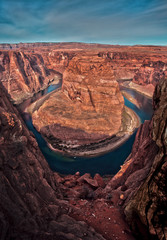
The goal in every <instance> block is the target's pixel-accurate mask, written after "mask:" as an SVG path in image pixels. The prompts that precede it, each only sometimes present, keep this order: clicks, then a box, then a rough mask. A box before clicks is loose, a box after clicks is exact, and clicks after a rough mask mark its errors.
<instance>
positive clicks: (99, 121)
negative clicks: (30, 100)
mask: <svg viewBox="0 0 167 240" xmlns="http://www.w3.org/2000/svg"><path fill="white" fill-rule="evenodd" d="M123 108H124V99H123V96H122V94H121V92H120V89H119V85H118V83H117V81H116V80H115V77H114V73H113V70H112V66H111V64H110V63H109V62H107V61H106V59H103V58H101V57H99V56H97V55H96V54H91V53H89V56H87V55H85V54H82V55H79V56H75V57H73V58H72V60H71V61H70V62H69V65H68V67H67V68H66V70H65V71H64V73H63V84H62V90H60V91H57V92H55V93H53V94H52V95H51V96H50V97H49V99H48V100H46V101H45V102H44V103H43V104H42V105H41V106H40V108H39V109H38V110H37V111H34V112H33V114H32V119H33V124H34V126H35V127H36V128H37V130H38V131H41V133H42V134H43V136H44V137H45V138H46V139H47V141H48V142H49V143H50V144H51V145H52V147H53V148H54V149H55V150H56V149H60V150H61V149H63V150H64V151H66V152H68V153H70V151H71V150H72V152H71V154H73V155H76V153H75V152H78V154H81V153H80V152H82V149H83V145H84V146H85V147H84V149H86V150H85V154H91V153H90V151H91V150H92V144H93V143H97V144H98V143H99V142H101V141H103V140H105V139H107V138H110V137H111V136H112V135H114V134H116V133H118V132H119V131H120V129H121V127H122V112H123V110H124V109H123ZM90 144H91V148H90V147H89V145H90ZM60 146H61V147H60ZM88 148H89V153H86V152H88ZM96 148H98V147H96ZM82 154H84V153H82ZM92 154H93V152H92Z"/></svg>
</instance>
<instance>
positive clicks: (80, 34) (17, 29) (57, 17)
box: [0, 0, 167, 45]
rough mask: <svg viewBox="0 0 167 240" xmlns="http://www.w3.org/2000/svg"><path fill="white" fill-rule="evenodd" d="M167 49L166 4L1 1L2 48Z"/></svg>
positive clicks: (158, 0)
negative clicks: (104, 45)
mask: <svg viewBox="0 0 167 240" xmlns="http://www.w3.org/2000/svg"><path fill="white" fill-rule="evenodd" d="M37 41H39V42H63V41H65V42H76V41H77V42H92V43H94V42H98V43H109V44H130V45H133V44H154V45H167V0H100V1H99V0H0V42H1V43H4V42H9V43H14V42H37Z"/></svg>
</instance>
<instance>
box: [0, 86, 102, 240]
mask: <svg viewBox="0 0 167 240" xmlns="http://www.w3.org/2000/svg"><path fill="white" fill-rule="evenodd" d="M7 95H8V94H7V92H6V91H5V89H4V88H3V87H2V86H1V85H0V226H1V228H0V239H1V240H6V239H16V240H25V239H41V240H42V239H43V240H46V239H50V240H53V239H55V240H70V239H76V240H79V239H81V238H82V239H85V240H88V239H90V240H92V239H98V240H99V239H101V240H102V239H104V238H103V237H102V236H101V235H100V234H97V233H96V232H95V231H94V229H93V228H91V227H89V226H88V225H87V224H86V223H84V222H78V221H76V220H74V219H73V218H71V217H69V216H68V214H69V212H70V205H69V203H68V202H67V201H64V200H63V198H64V196H63V190H62V189H63V187H62V186H61V184H60V183H59V179H61V178H60V177H59V175H58V174H56V173H53V172H51V170H50V169H49V167H48V164H47V163H46V160H45V159H44V157H43V155H42V154H41V152H40V150H39V147H38V145H37V142H36V140H35V138H34V136H33V135H32V134H31V133H30V132H29V131H28V130H27V128H26V127H25V125H24V123H23V121H22V119H21V117H20V116H19V113H18V111H17V110H16V108H14V107H13V106H12V104H11V102H10V101H9V98H8V97H7ZM66 189H67V188H66ZM64 191H66V190H64Z"/></svg>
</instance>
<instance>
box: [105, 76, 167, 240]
mask: <svg viewBox="0 0 167 240" xmlns="http://www.w3.org/2000/svg"><path fill="white" fill-rule="evenodd" d="M153 105H154V111H155V112H154V115H153V118H152V120H151V121H145V123H144V124H143V125H142V126H141V127H140V128H139V130H138V132H137V135H136V139H135V142H134V145H133V149H132V153H131V154H130V156H129V157H128V159H127V160H126V162H125V163H124V165H123V166H122V167H121V170H120V171H119V172H118V173H117V174H116V175H115V176H114V178H113V179H112V180H111V181H110V182H109V183H108V185H107V187H106V188H105V192H110V191H111V192H117V193H119V196H120V199H119V204H120V205H122V206H123V207H124V208H125V215H126V219H127V221H128V222H129V224H130V225H131V228H132V229H133V232H135V233H136V234H137V237H138V239H141V238H142V239H146V240H147V239H166V238H167V222H166V219H167V216H166V207H167V206H166V203H167V198H166V196H167V191H166V189H167V188H166V187H167V186H166V176H167V140H166V139H167V136H166V131H167V125H166V124H167V111H166V110H167V109H166V106H167V79H162V80H161V81H160V82H159V84H158V85H157V86H156V89H155V92H154V97H153Z"/></svg>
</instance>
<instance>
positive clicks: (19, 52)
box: [0, 43, 167, 103]
mask: <svg viewBox="0 0 167 240" xmlns="http://www.w3.org/2000/svg"><path fill="white" fill-rule="evenodd" d="M0 49H1V50H0V81H1V82H2V83H3V85H4V86H5V88H6V89H7V90H8V92H9V93H10V95H11V97H12V99H13V101H14V102H16V103H19V102H21V101H23V100H24V99H25V98H28V97H31V96H32V95H33V93H35V92H38V91H39V90H40V89H43V88H46V87H47V86H48V84H50V83H51V82H52V81H53V80H58V79H60V78H61V76H62V75H61V74H63V72H64V71H65V69H66V68H67V67H68V64H69V62H70V60H71V59H72V58H73V57H74V56H78V59H79V58H80V56H87V57H88V59H89V58H90V56H91V55H93V56H94V57H95V56H96V58H98V57H99V59H103V60H102V61H105V62H106V63H107V64H109V65H110V66H111V68H112V69H113V72H114V75H115V78H116V80H120V79H132V78H134V80H133V81H134V82H135V83H138V84H141V82H142V80H141V79H145V80H144V82H145V83H144V84H148V83H149V82H152V80H149V81H148V78H150V79H152V78H153V79H154V78H156V79H158V76H160V75H162V72H164V67H162V68H161V66H160V73H158V67H159V65H157V64H158V63H156V62H158V61H161V62H164V63H167V50H166V47H154V46H132V47H131V46H117V45H116V46H113V45H102V44H84V43H20V44H0ZM154 62H155V63H154ZM160 65H162V64H160ZM156 66H157V67H156ZM154 68H155V71H154V70H151V69H154ZM153 71H154V73H153ZM165 71H166V70H165ZM156 72H157V73H156ZM159 74H160V75H159ZM149 75H150V77H149ZM143 76H144V77H143Z"/></svg>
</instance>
